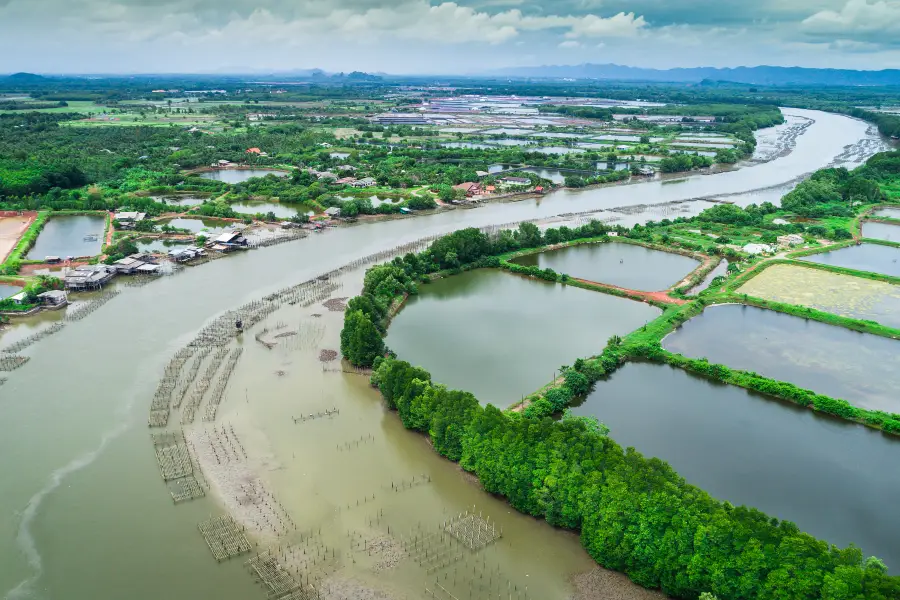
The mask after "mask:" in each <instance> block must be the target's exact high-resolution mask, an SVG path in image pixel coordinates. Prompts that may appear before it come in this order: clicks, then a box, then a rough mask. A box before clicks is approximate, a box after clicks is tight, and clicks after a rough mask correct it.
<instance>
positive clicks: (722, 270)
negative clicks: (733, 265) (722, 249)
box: [688, 260, 728, 295]
mask: <svg viewBox="0 0 900 600" xmlns="http://www.w3.org/2000/svg"><path fill="white" fill-rule="evenodd" d="M727 273H728V261H727V260H723V261H722V262H720V263H719V264H717V265H716V267H715V268H714V269H713V270H712V271H710V272H709V273H707V274H706V277H704V278H703V281H701V282H700V283H698V284H697V285H696V286H694V287H692V288H691V289H690V290H689V291H688V293H689V294H693V295H697V294H699V293H700V292H702V291H704V290H706V289H707V288H709V286H710V285H711V284H712V281H713V279H715V278H716V277H724V276H725V275H726V274H727Z"/></svg>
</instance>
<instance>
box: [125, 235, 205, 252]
mask: <svg viewBox="0 0 900 600" xmlns="http://www.w3.org/2000/svg"><path fill="white" fill-rule="evenodd" d="M192 244H193V242H191V241H188V240H184V241H175V240H171V241H168V240H162V239H158V238H156V239H151V240H147V241H143V242H142V241H138V243H137V247H138V249H140V250H141V251H142V252H165V253H167V252H169V251H170V250H174V249H176V248H179V247H182V246H190V245H192Z"/></svg>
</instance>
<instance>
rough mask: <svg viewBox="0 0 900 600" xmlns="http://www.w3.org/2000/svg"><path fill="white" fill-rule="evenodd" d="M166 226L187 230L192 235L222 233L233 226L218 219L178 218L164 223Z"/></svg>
mask: <svg viewBox="0 0 900 600" xmlns="http://www.w3.org/2000/svg"><path fill="white" fill-rule="evenodd" d="M163 223H165V224H166V225H171V226H172V227H174V228H176V229H187V230H188V231H190V232H191V233H201V232H203V233H216V232H222V231H225V230H226V229H228V228H229V227H230V226H231V223H230V222H228V221H220V220H218V219H196V218H181V217H179V218H177V219H170V220H168V221H164V222H163Z"/></svg>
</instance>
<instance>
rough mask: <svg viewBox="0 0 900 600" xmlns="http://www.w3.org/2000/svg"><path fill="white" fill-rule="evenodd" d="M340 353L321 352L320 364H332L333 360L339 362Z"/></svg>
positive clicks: (331, 351) (332, 351)
mask: <svg viewBox="0 0 900 600" xmlns="http://www.w3.org/2000/svg"><path fill="white" fill-rule="evenodd" d="M337 357H338V353H337V352H335V351H334V350H322V351H321V352H319V361H320V362H331V361H333V360H337Z"/></svg>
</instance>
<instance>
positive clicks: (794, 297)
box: [738, 265, 900, 329]
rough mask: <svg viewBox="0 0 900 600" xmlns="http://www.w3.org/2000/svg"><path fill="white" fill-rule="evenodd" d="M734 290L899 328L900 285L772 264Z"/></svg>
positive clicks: (765, 298)
mask: <svg viewBox="0 0 900 600" xmlns="http://www.w3.org/2000/svg"><path fill="white" fill-rule="evenodd" d="M738 292H739V293H741V294H748V295H750V296H754V297H756V298H762V299H764V300H772V301H775V302H784V303H786V304H797V305H799V306H808V307H810V308H815V309H818V310H822V311H825V312H830V313H834V314H837V315H841V316H844V317H851V318H854V319H864V320H869V321H876V322H878V323H881V324H882V325H887V326H889V327H896V328H898V329H900V287H898V286H896V285H892V284H890V283H885V282H883V281H874V280H871V279H863V278H860V277H852V276H850V275H841V274H839V273H830V272H828V271H820V270H819V269H809V268H805V267H795V266H791V265H774V266H772V267H769V268H768V269H766V270H764V271H763V272H762V273H760V274H759V275H757V276H756V277H754V278H753V279H751V280H750V281H748V282H747V283H745V284H744V285H743V286H741V287H740V289H739V290H738Z"/></svg>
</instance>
